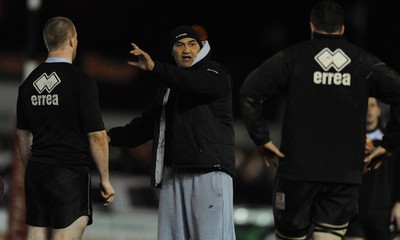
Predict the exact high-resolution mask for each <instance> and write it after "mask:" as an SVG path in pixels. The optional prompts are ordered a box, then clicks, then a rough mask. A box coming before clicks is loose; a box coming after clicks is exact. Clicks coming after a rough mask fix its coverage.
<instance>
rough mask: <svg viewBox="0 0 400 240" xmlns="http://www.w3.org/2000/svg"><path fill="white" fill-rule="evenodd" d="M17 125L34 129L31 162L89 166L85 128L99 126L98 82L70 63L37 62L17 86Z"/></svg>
mask: <svg viewBox="0 0 400 240" xmlns="http://www.w3.org/2000/svg"><path fill="white" fill-rule="evenodd" d="M17 128H18V129H22V130H29V131H31V132H32V133H33V144H32V161H40V162H42V163H46V164H52V165H54V166H63V167H67V168H74V169H77V168H81V169H82V171H84V170H85V169H86V168H88V167H89V166H90V163H91V161H90V160H91V156H90V153H89V141H88V137H87V133H89V132H94V131H100V130H104V129H105V127H104V123H103V119H102V116H101V110H100V105H99V96H98V89H97V84H96V82H95V80H94V79H92V78H91V77H90V76H89V75H87V74H86V73H84V72H83V71H82V70H80V69H79V68H77V67H76V66H74V65H73V64H69V63H64V62H63V63H42V64H41V65H40V66H38V67H37V68H36V69H35V70H34V71H33V72H32V73H31V74H30V75H29V76H28V78H27V79H26V80H25V81H24V82H23V83H22V84H21V86H20V87H19V94H18V101H17Z"/></svg>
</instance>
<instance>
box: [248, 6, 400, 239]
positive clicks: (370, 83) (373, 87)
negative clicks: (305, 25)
mask: <svg viewBox="0 0 400 240" xmlns="http://www.w3.org/2000/svg"><path fill="white" fill-rule="evenodd" d="M343 15H344V14H343V9H342V7H341V6H340V5H338V4H337V3H335V2H332V1H322V2H320V3H318V4H317V5H315V6H314V8H313V10H312V11H311V18H310V25H311V32H312V39H311V40H308V41H304V42H302V43H299V44H296V45H294V46H290V47H288V48H286V49H284V50H283V51H281V52H279V53H277V54H276V55H274V56H273V57H271V58H270V59H268V60H267V61H265V62H264V63H262V64H261V65H260V66H259V67H258V68H257V69H255V70H254V71H252V72H251V73H250V74H249V75H248V77H247V79H246V80H245V82H244V84H243V86H242V87H241V90H240V95H241V103H242V110H243V115H244V121H245V123H246V126H247V128H248V131H249V134H250V137H251V139H252V140H253V141H254V143H255V144H256V145H257V146H258V147H259V149H260V153H261V155H262V157H263V160H264V162H265V164H266V166H276V165H278V162H277V159H279V166H278V168H277V173H276V181H275V187H274V193H273V194H274V195H273V196H274V197H273V210H274V219H275V229H276V236H277V239H305V238H306V235H307V234H308V233H309V232H310V229H311V228H312V226H314V228H313V229H314V231H312V233H310V235H312V236H313V239H324V240H330V239H332V240H333V239H337V240H339V239H342V237H343V235H344V233H345V232H346V228H347V225H348V222H349V220H350V219H351V218H352V217H353V216H354V215H355V214H356V213H357V208H356V205H357V198H358V191H359V184H360V183H361V177H362V167H363V164H364V162H363V159H364V146H365V134H366V130H365V121H366V120H365V116H366V112H367V107H368V97H369V96H374V97H376V98H378V99H380V100H381V101H382V102H385V103H387V104H389V105H390V107H391V113H392V115H391V119H390V121H389V123H388V127H387V133H386V135H385V136H384V138H383V140H382V144H381V146H380V147H377V148H376V149H375V150H374V152H372V153H371V154H370V155H369V156H368V157H366V158H365V159H364V161H365V162H369V161H371V159H372V158H374V157H376V156H378V155H380V154H385V153H386V152H387V151H391V150H393V149H394V148H395V147H396V145H398V144H399V143H400V76H399V75H398V74H397V73H396V72H394V71H393V70H392V69H391V68H389V67H388V66H386V65H385V64H384V63H383V62H382V61H381V60H379V59H377V58H376V57H375V56H373V55H371V54H369V53H367V52H366V51H364V50H363V49H360V48H359V47H357V46H355V45H353V44H351V43H349V42H348V41H347V40H346V39H345V38H344V36H343V32H344V25H343ZM279 94H284V95H285V96H286V107H285V113H284V119H283V124H282V139H281V145H280V148H279V149H278V147H276V146H275V145H274V143H273V142H272V140H271V139H270V135H269V129H268V124H267V120H266V118H265V115H264V114H263V112H262V110H263V104H264V103H268V102H269V101H270V100H271V98H273V97H274V96H276V95H279ZM377 166H379V165H377Z"/></svg>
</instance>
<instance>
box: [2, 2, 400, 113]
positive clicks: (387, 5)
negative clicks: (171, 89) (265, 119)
mask: <svg viewBox="0 0 400 240" xmlns="http://www.w3.org/2000/svg"><path fill="white" fill-rule="evenodd" d="M316 2H318V1H253V0H248V1H232V2H230V1H216V0H214V1H210V0H205V1H173V0H165V1H161V0H159V1H157V0H147V1H133V0H124V1H119V0H113V1H104V0H96V1H94V0H43V1H42V2H41V8H40V9H39V10H38V11H37V13H36V14H35V15H34V17H32V14H31V15H30V13H29V12H28V10H27V7H26V5H27V4H26V1H20V0H0V31H1V35H0V36H1V37H0V77H1V76H7V77H8V79H16V80H17V81H21V79H22V78H23V73H22V69H23V67H22V66H23V63H24V61H25V59H26V57H34V58H35V59H37V61H38V62H40V61H42V60H43V59H44V58H45V56H46V49H45V47H44V45H43V41H42V36H41V31H42V27H43V25H44V23H45V21H46V20H47V19H49V18H50V17H52V16H56V15H63V16H66V17H69V18H70V19H71V20H72V21H73V22H74V23H75V25H76V27H77V31H78V39H79V45H78V56H77V59H76V61H75V63H76V64H78V65H80V66H81V67H82V68H84V69H85V70H86V71H87V72H89V74H91V75H93V77H95V78H96V79H97V80H98V82H99V89H100V97H101V104H102V107H103V108H104V109H112V110H120V111H125V110H127V109H133V110H135V109H136V110H138V109H143V108H144V107H145V106H146V105H147V103H148V102H149V101H150V100H151V98H152V96H153V92H154V87H155V82H154V81H153V79H152V78H151V77H149V74H148V73H146V72H141V71H138V70H136V69H133V68H132V67H130V66H128V65H127V64H126V61H127V60H128V59H129V50H130V42H135V43H136V44H137V45H139V46H140V47H141V48H142V49H144V50H145V51H147V52H148V53H149V54H150V55H151V56H152V57H153V58H155V59H160V60H163V61H170V60H171V59H170V57H169V52H168V51H167V50H166V49H165V39H166V36H167V35H168V33H169V32H170V30H171V29H172V28H173V27H175V26H177V25H180V24H200V25H202V26H204V27H205V28H206V30H207V32H208V36H209V42H210V44H211V48H212V52H213V56H214V57H213V58H214V60H217V61H218V62H220V63H221V64H222V65H224V66H225V67H227V68H228V69H229V70H230V71H231V72H232V75H233V78H234V86H235V89H234V94H235V96H234V108H235V116H236V117H239V118H240V113H239V109H238V103H237V100H238V98H237V93H238V89H239V88H240V86H241V84H242V83H243V81H244V79H245V77H246V76H247V74H248V73H249V72H250V71H251V70H252V69H254V68H255V67H257V66H258V65H259V64H261V63H262V62H263V61H264V60H265V59H267V58H268V57H270V56H271V55H272V54H273V53H275V52H277V51H278V50H280V49H281V48H283V47H285V46H288V45H291V44H294V43H296V42H299V41H303V40H307V39H309V37H310V31H309V13H310V10H311V8H312V6H313V5H314V4H315V3H316ZM339 3H341V4H342V6H343V7H344V8H345V12H346V17H345V27H346V30H345V36H346V37H347V38H348V39H349V40H350V41H352V42H354V43H355V44H357V45H360V46H361V47H363V48H366V49H367V50H369V51H371V52H372V53H374V54H375V55H377V56H378V57H380V58H381V59H382V60H383V61H385V62H386V63H388V64H389V65H390V66H392V67H393V68H395V69H396V70H399V58H398V57H397V56H398V53H399V46H398V45H399V43H400V37H399V35H400V28H399V23H400V17H399V14H400V11H399V10H400V8H399V6H398V5H399V4H397V3H396V1H375V0H374V1H360V0H358V1H357V0H349V1H339ZM33 20H34V21H33ZM32 33H33V34H32ZM30 34H31V35H30ZM28 36H33V38H32V37H30V38H28ZM32 46H33V47H32ZM32 49H33V50H32ZM1 56H2V57H1Z"/></svg>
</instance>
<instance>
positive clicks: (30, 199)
mask: <svg viewBox="0 0 400 240" xmlns="http://www.w3.org/2000/svg"><path fill="white" fill-rule="evenodd" d="M90 187H91V186H90V174H89V173H81V172H77V171H74V170H70V169H67V168H60V167H54V166H51V165H47V164H40V163H36V162H29V164H28V166H27V169H26V176H25V199H26V200H25V201H26V223H27V224H28V225H30V226H36V227H50V228H66V227H68V226H69V225H71V224H72V223H73V222H74V221H75V220H76V219H78V218H79V217H81V216H88V218H89V221H88V225H90V224H92V222H93V219H92V201H91V192H90Z"/></svg>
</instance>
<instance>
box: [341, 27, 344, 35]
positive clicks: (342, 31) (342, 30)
mask: <svg viewBox="0 0 400 240" xmlns="http://www.w3.org/2000/svg"><path fill="white" fill-rule="evenodd" d="M343 33H344V25H342V29H341V30H340V34H343Z"/></svg>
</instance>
